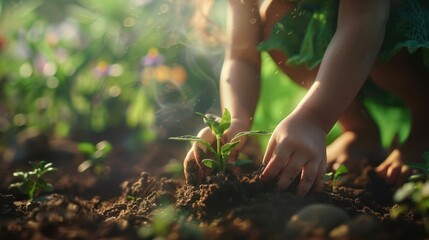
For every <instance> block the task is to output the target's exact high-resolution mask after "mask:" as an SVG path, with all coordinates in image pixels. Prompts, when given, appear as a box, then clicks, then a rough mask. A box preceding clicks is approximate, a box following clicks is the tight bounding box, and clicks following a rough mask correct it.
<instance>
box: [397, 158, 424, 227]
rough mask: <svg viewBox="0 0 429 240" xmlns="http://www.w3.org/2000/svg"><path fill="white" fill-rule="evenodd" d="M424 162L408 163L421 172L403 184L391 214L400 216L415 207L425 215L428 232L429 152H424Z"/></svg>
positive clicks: (398, 191)
mask: <svg viewBox="0 0 429 240" xmlns="http://www.w3.org/2000/svg"><path fill="white" fill-rule="evenodd" d="M423 158H424V160H425V162H424V163H408V166H410V167H411V168H414V169H418V170H420V171H421V172H420V173H416V174H413V175H411V176H410V177H409V178H408V182H407V183H405V184H404V185H402V186H401V187H400V188H399V189H398V190H397V191H396V192H395V195H394V196H393V200H394V201H395V202H397V203H398V205H397V207H395V208H392V209H391V211H390V216H391V218H393V219H396V218H398V217H399V216H400V215H401V214H403V213H404V212H406V211H408V210H410V209H411V208H415V210H416V211H417V212H418V213H419V214H420V215H421V216H422V217H423V222H424V225H425V229H426V232H427V233H429V152H425V153H424V154H423Z"/></svg>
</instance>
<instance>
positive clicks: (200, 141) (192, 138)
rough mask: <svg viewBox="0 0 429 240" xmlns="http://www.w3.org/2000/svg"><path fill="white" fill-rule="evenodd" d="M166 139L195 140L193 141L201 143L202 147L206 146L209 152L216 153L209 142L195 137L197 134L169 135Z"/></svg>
mask: <svg viewBox="0 0 429 240" xmlns="http://www.w3.org/2000/svg"><path fill="white" fill-rule="evenodd" d="M168 139H171V140H179V141H190V142H192V141H195V142H199V143H201V144H203V145H204V147H206V148H207V149H208V150H210V152H212V153H213V154H215V155H216V154H217V153H216V150H214V148H213V147H212V146H211V145H210V143H208V142H207V141H206V140H204V139H202V138H200V137H197V136H192V135H184V136H179V137H169V138H168Z"/></svg>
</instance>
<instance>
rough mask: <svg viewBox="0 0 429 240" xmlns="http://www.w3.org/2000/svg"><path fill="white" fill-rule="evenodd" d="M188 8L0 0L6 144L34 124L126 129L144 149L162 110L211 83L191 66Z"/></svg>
mask: <svg viewBox="0 0 429 240" xmlns="http://www.w3.org/2000/svg"><path fill="white" fill-rule="evenodd" d="M191 15H192V6H191V5H189V4H185V3H180V1H170V0H157V1H152V0H147V1H146V0H145V1H135V0H125V1H115V0H105V1H102V2H100V1H97V0H88V1H81V0H64V1H43V0H22V1H13V0H4V1H2V8H1V12H0V29H1V30H0V144H7V143H9V142H11V141H13V140H14V136H16V133H17V132H19V131H21V130H23V129H25V128H29V127H33V128H37V129H38V130H40V131H41V132H45V133H49V134H52V135H55V136H58V137H66V136H69V135H70V134H71V133H75V135H77V134H82V133H85V134H91V133H99V132H103V131H107V130H112V129H114V128H121V129H124V128H125V130H128V132H129V135H127V136H126V137H127V139H125V140H124V141H122V142H123V144H124V145H125V147H130V148H133V147H138V148H139V149H140V148H141V146H142V144H141V143H142V142H143V143H144V142H148V141H152V140H154V139H155V137H156V134H157V131H156V128H155V124H156V120H157V116H156V114H155V112H157V111H158V112H159V110H160V108H162V107H163V106H168V105H172V104H173V103H174V104H176V103H178V102H179V103H183V104H184V105H186V104H188V102H189V101H190V99H192V100H195V99H196V96H197V95H198V94H199V93H200V92H199V91H198V89H199V88H200V86H203V85H204V83H203V82H201V81H200V80H199V79H201V78H202V77H201V74H200V73H197V72H196V71H194V70H193V68H192V67H190V66H187V64H188V62H189V59H190V58H193V56H194V54H196V53H195V52H192V51H189V48H190V44H187V42H188V40H189V36H187V35H186V34H183V33H185V32H189V31H187V30H188V28H189V27H190V26H188V25H187V24H183V22H187V21H188V19H189V17H190V16H191ZM178 19H180V20H178ZM200 62H204V61H200ZM206 65H207V67H205V68H204V69H199V71H201V72H210V71H211V69H209V67H210V66H211V64H206ZM213 89H214V88H213ZM154 91H156V93H155V92H154ZM177 93H180V94H177ZM181 93H186V94H181ZM188 105H189V106H187V107H188V108H189V109H190V110H189V111H188V112H189V115H190V116H191V115H192V114H193V112H194V110H193V109H192V106H193V104H188ZM182 115H183V114H182ZM170 117H171V118H172V119H175V117H174V116H170ZM75 135H74V136H75ZM78 137H79V135H78Z"/></svg>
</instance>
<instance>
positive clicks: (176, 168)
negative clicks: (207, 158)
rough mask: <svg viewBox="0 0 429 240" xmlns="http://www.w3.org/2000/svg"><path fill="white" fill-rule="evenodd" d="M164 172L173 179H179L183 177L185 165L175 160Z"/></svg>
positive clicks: (170, 162)
mask: <svg viewBox="0 0 429 240" xmlns="http://www.w3.org/2000/svg"><path fill="white" fill-rule="evenodd" d="M163 170H164V172H165V173H167V174H169V175H171V176H172V177H175V178H179V177H181V176H182V175H183V164H182V163H181V162H179V161H178V160H177V159H175V158H173V159H170V161H169V162H168V163H167V164H166V165H165V166H164V167H163Z"/></svg>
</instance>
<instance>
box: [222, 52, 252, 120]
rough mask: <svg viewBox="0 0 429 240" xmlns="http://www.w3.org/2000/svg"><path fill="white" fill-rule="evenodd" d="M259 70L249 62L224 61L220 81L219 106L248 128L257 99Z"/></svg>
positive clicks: (237, 60)
mask: <svg viewBox="0 0 429 240" xmlns="http://www.w3.org/2000/svg"><path fill="white" fill-rule="evenodd" d="M259 89H260V70H259V66H255V65H254V64H252V63H250V62H246V61H243V60H239V59H226V60H225V62H224V65H223V68H222V74H221V80H220V100H221V106H222V109H223V108H227V109H228V110H229V111H230V112H231V116H232V119H233V121H234V120H237V121H240V122H241V123H242V124H244V126H245V128H250V126H251V122H252V118H253V116H254V113H255V109H256V104H257V101H258V98H259Z"/></svg>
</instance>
